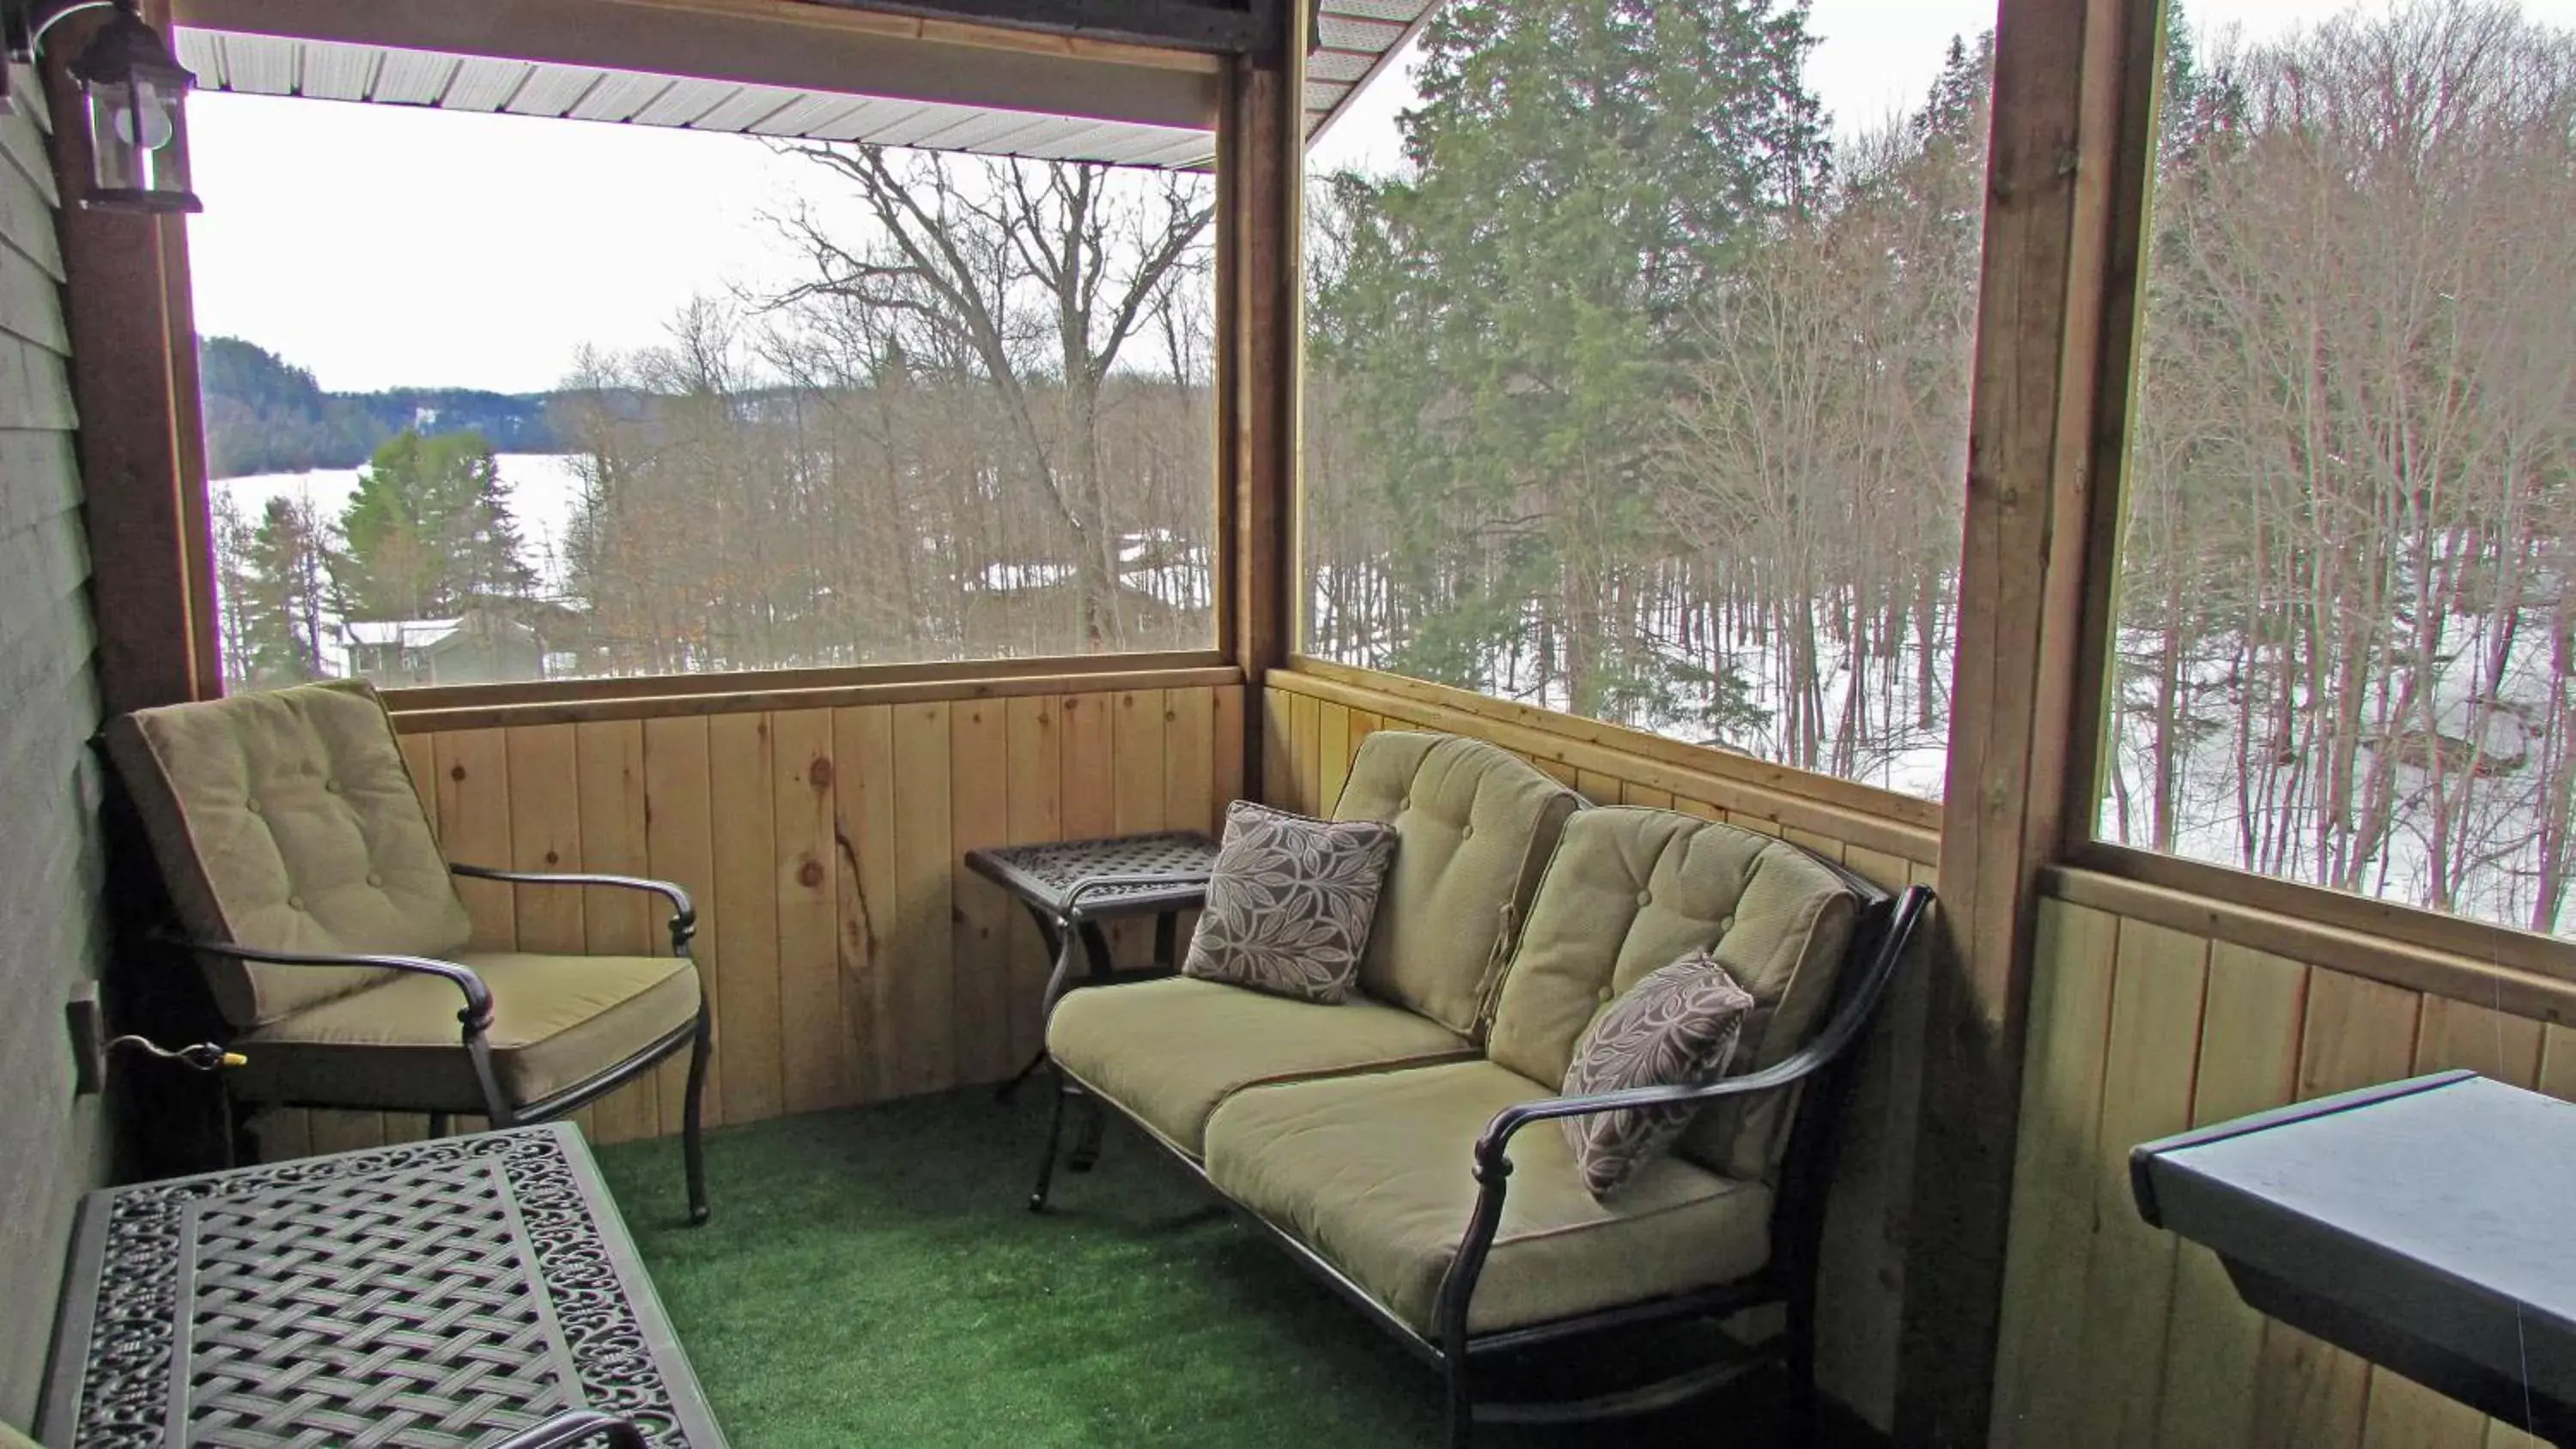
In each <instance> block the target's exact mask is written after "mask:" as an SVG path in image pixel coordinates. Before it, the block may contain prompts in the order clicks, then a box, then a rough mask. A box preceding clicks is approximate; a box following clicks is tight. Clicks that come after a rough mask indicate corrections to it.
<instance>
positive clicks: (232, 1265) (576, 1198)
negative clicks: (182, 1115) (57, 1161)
mask: <svg viewBox="0 0 2576 1449" xmlns="http://www.w3.org/2000/svg"><path fill="white" fill-rule="evenodd" d="M54 1365H55V1367H54V1373H53V1378H52V1381H51V1382H50V1383H49V1384H48V1386H47V1392H46V1397H45V1405H44V1410H43V1412H42V1414H41V1415H40V1417H39V1419H38V1426H39V1437H40V1438H41V1439H42V1441H43V1442H44V1443H45V1444H47V1445H49V1446H53V1449H73V1446H77V1449H144V1446H189V1449H197V1446H204V1449H281V1446H295V1449H323V1446H343V1445H346V1446H366V1449H373V1446H390V1449H481V1446H488V1445H492V1444H496V1443H498V1442H500V1441H501V1440H504V1439H506V1438H508V1437H510V1436H511V1435H513V1434H516V1433H519V1432H521V1431H524V1430H527V1429H529V1428H531V1427H533V1426H535V1425H537V1424H539V1423H540V1422H542V1421H544V1420H546V1419H548V1418H550V1417H552V1416H554V1415H556V1414H559V1413H562V1412H563V1411H565V1410H570V1409H585V1408H586V1409H595V1410H600V1411H604V1412H607V1413H611V1414H615V1415H618V1416H621V1417H624V1418H627V1419H629V1420H631V1421H633V1422H634V1423H635V1425H636V1426H637V1427H638V1428H639V1429H640V1430H641V1431H642V1432H643V1435H644V1438H645V1441H646V1442H647V1443H649V1444H653V1445H656V1446H665V1449H682V1446H687V1449H720V1446H722V1444H723V1442H724V1440H723V1436H722V1435H721V1434H720V1433H719V1432H718V1431H717V1429H716V1426H715V1421H714V1418H713V1416H712V1415H711V1414H710V1413H709V1412H708V1410H707V1405H706V1401H705V1399H704V1397H703V1396H702V1395H701V1394H700V1392H699V1390H698V1385H697V1379H696V1376H695V1375H694V1374H693V1373H692V1372H691V1371H690V1368H689V1363H688V1358H687V1356H686V1355H685V1354H684V1353H682V1351H681V1349H680V1345H679V1340H678V1339H677V1338H676V1337H674V1336H673V1334H672V1332H671V1327H670V1324H669V1322H668V1321H667V1320H666V1319H665V1318H664V1317H663V1314H662V1309H661V1305H660V1302H659V1301H658V1300H657V1299H656V1298H655V1297H654V1294H653V1285H652V1282H651V1280H650V1279H649V1278H647V1277H646V1276H645V1274H644V1270H643V1267H642V1265H641V1264H640V1263H639V1262H638V1261H637V1260H636V1257H635V1249H634V1244H633V1242H632V1241H631V1240H630V1239H629V1238H628V1237H627V1234H626V1228H625V1224H624V1223H623V1222H622V1221H621V1220H620V1219H619V1218H618V1216H617V1209H616V1205H615V1204H614V1203H613V1202H611V1201H610V1199H609V1197H608V1193H607V1189H606V1187H605V1186H604V1185H603V1184H602V1183H601V1182H600V1180H599V1174H598V1170H597V1168H596V1167H595V1166H593V1164H592V1162H591V1159H590V1152H589V1149H588V1148H587V1147H586V1146H585V1145H584V1144H583V1142H582V1140H581V1136H580V1134H579V1132H577V1131H576V1130H575V1129H574V1128H573V1127H572V1126H571V1125H570V1124H569V1123H560V1122H558V1123H548V1124H545V1125H541V1126H534V1127H522V1128H518V1129H515V1130H511V1131H506V1132H485V1133H477V1134H474V1135H471V1136H466V1137H454V1138H445V1139H441V1140H437V1141H431V1142H419V1143H410V1144H405V1145H403V1146H399V1147H388V1148H382V1149H373V1150H368V1151H362V1152H345V1153H340V1154H338V1155H336V1156H330V1157H316V1158H305V1159H301V1160H298V1161H293V1162H286V1163H279V1164H276V1165H274V1166H266V1167H256V1168H245V1169H239V1170H236V1171H232V1172H218V1173H208V1174H205V1175H203V1176H199V1177H186V1178H177V1179H173V1180H171V1181H167V1182H156V1183H145V1184H141V1185H139V1186H135V1187H126V1188H113V1189H108V1190H105V1191H101V1192H94V1193H91V1194H89V1195H88V1196H87V1197H85V1198H84V1199H83V1200H82V1202H81V1212H80V1221H79V1225H78V1228H77V1229H76V1232H75V1236H74V1239H73V1257H72V1276H71V1281H70V1283H69V1284H68V1285H67V1289H66V1292H65V1294H64V1299H63V1313H62V1321H61V1324H60V1327H59V1329H58V1331H57V1333H56V1338H55V1347H54Z"/></svg>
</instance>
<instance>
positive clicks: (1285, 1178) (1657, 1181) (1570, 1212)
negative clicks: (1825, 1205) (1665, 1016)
mask: <svg viewBox="0 0 2576 1449" xmlns="http://www.w3.org/2000/svg"><path fill="white" fill-rule="evenodd" d="M1309 1009H1310V1010H1316V1011H1325V1010H1332V1009H1334V1008H1329V1007H1314V1008H1309ZM1551 1095H1553V1093H1552V1092H1551V1091H1550V1089H1549V1088H1548V1087H1546V1086H1544V1085H1542V1084H1540V1083H1537V1082H1533V1081H1531V1080H1530V1079H1528V1078H1527V1077H1524V1076H1522V1075H1520V1074H1519V1073H1517V1072H1509V1071H1505V1070H1504V1069H1502V1068H1501V1067H1498V1066H1495V1065H1494V1064H1493V1063H1492V1062H1454V1063H1450V1064H1448V1065H1445V1066H1426V1067H1414V1068H1411V1069H1410V1070H1407V1071H1401V1072H1388V1073H1385V1074H1384V1075H1380V1076H1367V1077H1326V1078H1321V1079H1318V1080H1314V1081H1304V1082H1288V1083H1284V1084H1281V1085H1276V1086H1259V1087H1249V1088H1246V1089H1245V1090H1243V1091H1240V1092H1237V1093H1235V1094H1234V1095H1233V1096H1231V1097H1228V1098H1226V1099H1225V1101H1224V1103H1223V1104H1222V1105H1220V1106H1219V1107H1218V1108H1217V1109H1216V1113H1215V1115H1214V1116H1212V1117H1211V1118H1209V1119H1208V1125H1207V1169H1208V1180H1209V1181H1210V1182H1213V1183H1215V1184H1216V1187H1217V1190H1218V1191H1220V1192H1222V1193H1224V1194H1225V1195H1226V1196H1228V1197H1230V1198H1232V1199H1234V1200H1235V1201H1236V1202H1239V1203H1241V1204H1243V1205H1244V1206H1245V1207H1247V1208H1250V1209H1251V1210H1252V1211H1254V1212H1256V1213H1258V1214H1260V1215H1261V1217H1262V1218H1263V1220H1264V1221H1266V1222H1268V1223H1270V1224H1271V1225H1273V1226H1275V1227H1277V1228H1279V1229H1281V1230H1282V1231H1284V1232H1287V1233H1289V1234H1292V1235H1293V1236H1295V1237H1296V1239H1297V1240H1298V1241H1299V1242H1301V1243H1304V1244H1305V1245H1306V1246H1308V1247H1310V1248H1312V1249H1314V1250H1315V1251H1316V1252H1317V1253H1319V1254H1321V1255H1322V1256H1323V1258H1324V1259H1325V1261H1327V1262H1329V1263H1331V1264H1332V1265H1333V1266H1334V1267H1335V1268H1336V1269H1338V1270H1339V1271H1340V1272H1341V1273H1342V1274H1343V1276H1345V1277H1347V1278H1348V1279H1349V1280H1350V1281H1351V1282H1352V1283H1353V1284H1355V1285H1357V1286H1358V1287H1359V1288H1361V1289H1362V1290H1364V1291H1365V1292H1367V1293H1368V1295H1369V1296H1370V1297H1372V1298H1374V1299H1376V1300H1377V1301H1378V1302H1379V1303H1381V1304H1383V1305H1385V1306H1386V1307H1387V1308H1388V1309H1389V1310H1391V1311H1392V1312H1393V1313H1394V1314H1395V1315H1396V1317H1398V1318H1400V1319H1402V1320H1403V1321H1404V1322H1405V1323H1407V1324H1409V1325H1411V1326H1412V1328H1413V1329H1414V1331H1415V1332H1417V1333H1423V1334H1430V1333H1434V1332H1436V1331H1437V1324H1435V1323H1434V1321H1433V1315H1432V1309H1433V1307H1434V1305H1435V1304H1436V1303H1437V1302H1438V1301H1439V1295H1440V1280H1441V1279H1442V1278H1444V1277H1445V1276H1447V1274H1448V1272H1449V1265H1450V1264H1451V1263H1452V1262H1454V1261H1455V1260H1456V1259H1457V1256H1458V1240H1459V1239H1460V1238H1461V1237H1463V1236H1465V1235H1466V1231H1467V1223H1468V1220H1469V1219H1470V1218H1471V1217H1473V1216H1474V1214H1475V1209H1476V1177H1475V1174H1474V1173H1472V1172H1469V1171H1468V1170H1467V1167H1468V1163H1469V1162H1470V1161H1472V1160H1473V1156H1474V1152H1475V1144H1476V1138H1477V1136H1478V1134H1480V1133H1482V1132H1483V1131H1484V1130H1485V1124H1486V1123H1488V1122H1491V1121H1492V1120H1493V1119H1494V1114H1495V1113H1497V1112H1499V1111H1501V1110H1503V1109H1504V1108H1505V1107H1510V1106H1514V1105H1517V1104H1519V1103H1522V1102H1536V1101H1542V1100H1544V1099H1546V1098H1547V1097H1549V1096H1551ZM1770 1257H1771V1193H1770V1190H1769V1189H1768V1188H1766V1187H1764V1186H1763V1185H1762V1184H1761V1183H1758V1182H1740V1181H1736V1180H1733V1179H1730V1178H1726V1177H1722V1176H1720V1175H1718V1174H1716V1173H1713V1172H1709V1171H1706V1170H1705V1169H1702V1168H1699V1167H1695V1166H1693V1165H1691V1164H1690V1163H1687V1162H1684V1161H1681V1160H1680V1159H1678V1158H1674V1157H1665V1158H1661V1159H1659V1160H1657V1161H1654V1162H1650V1163H1648V1164H1646V1166H1645V1167H1644V1168H1642V1169H1640V1170H1639V1171H1638V1173H1637V1176H1636V1178H1635V1180H1634V1181H1632V1182H1630V1183H1629V1184H1628V1185H1627V1187H1626V1188H1624V1189H1623V1190H1621V1191H1620V1192H1619V1193H1618V1194H1617V1195H1616V1196H1614V1197H1612V1198H1611V1199H1610V1200H1609V1201H1608V1202H1606V1203H1605V1202H1602V1201H1601V1200H1599V1199H1597V1198H1595V1197H1594V1196H1593V1195H1592V1194H1590V1193H1588V1192H1586V1191H1584V1189H1583V1184H1582V1181H1581V1180H1580V1178H1579V1177H1578V1176H1577V1175H1576V1173H1575V1169H1574V1152H1573V1149H1571V1148H1569V1147H1568V1146H1566V1142H1565V1136H1564V1134H1563V1133H1561V1132H1556V1131H1553V1130H1550V1129H1549V1127H1548V1126H1547V1124H1545V1123H1539V1124H1537V1125H1534V1126H1532V1127H1530V1128H1529V1129H1528V1130H1526V1131H1524V1132H1522V1133H1521V1134H1520V1135H1519V1136H1517V1137H1515V1138H1513V1139H1512V1189H1511V1191H1510V1192H1509V1193H1508V1194H1506V1195H1505V1196H1504V1198H1503V1219H1502V1223H1501V1225H1500V1231H1498V1232H1497V1233H1496V1234H1495V1237H1494V1248H1493V1252H1492V1254H1491V1256H1489V1257H1487V1258H1486V1260H1485V1272H1484V1276H1483V1277H1482V1278H1481V1279H1480V1280H1478V1282H1477V1285H1476V1296H1475V1298H1474V1299H1473V1300H1471V1301H1470V1302H1469V1303H1468V1305H1467V1327H1468V1329H1469V1331H1470V1332H1474V1333H1492V1332H1496V1331H1499V1330H1502V1329H1506V1328H1521V1327H1526V1326H1528V1325H1531V1324H1537V1323H1546V1322H1548V1321H1550V1320H1552V1319H1559V1318H1566V1317H1571V1316H1572V1315H1574V1314H1578V1313H1589V1312H1592V1311H1594V1310H1596V1309H1602V1308H1611V1307H1616V1306H1617V1305H1620V1304H1623V1303H1635V1302H1639V1301H1641V1300H1644V1299H1649V1298H1654V1297H1658V1296H1660V1295H1663V1294H1667V1293H1681V1292H1687V1291H1688V1290H1690V1289H1693V1288H1702V1287H1706V1286H1708V1285H1710V1284H1715V1283H1726V1282H1731V1281H1733V1280H1735V1279H1738V1278H1742V1277H1744V1276H1745V1275H1747V1274H1749V1273H1753V1272H1756V1271H1758V1270H1759V1269H1760V1268H1761V1267H1762V1265H1763V1264H1764V1263H1766V1262H1768V1261H1769V1260H1770Z"/></svg>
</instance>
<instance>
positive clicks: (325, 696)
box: [107, 684, 473, 1026]
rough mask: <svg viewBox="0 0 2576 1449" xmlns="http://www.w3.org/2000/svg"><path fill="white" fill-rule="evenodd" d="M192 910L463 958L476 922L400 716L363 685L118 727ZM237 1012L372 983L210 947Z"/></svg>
mask: <svg viewBox="0 0 2576 1449" xmlns="http://www.w3.org/2000/svg"><path fill="white" fill-rule="evenodd" d="M107 742H108V750H109V753H110V755H111V756H112V757H113V758H114V759H115V761H116V766H117V771H118V773H119V774H120V775H121V776H122V777H123V778H124V780H125V782H126V786H127V788H128V789H129V790H130V791H131V792H132V793H133V796H134V802H135V807H136V809H137V810H138V812H139V813H140V814H141V816H142V819H143V826H144V831H145V833H146V834H147V835H148V836H149V837H150V839H151V842H152V853H153V856H154V858H155V859H156V860H158V861H159V863H160V866H161V872H162V875H163V877H164V878H165V879H166V880H167V881H168V882H169V887H170V894H171V897H172V899H173V903H174V904H175V906H176V907H177V910H178V914H179V924H180V928H181V929H182V930H184V931H185V932H186V933H187V934H189V935H190V936H192V937H195V938H197V939H200V940H212V941H223V942H228V943H231V944H235V945H243V946H258V947H264V948H267V949H270V950H282V951H312V952H366V953H372V954H378V955H397V956H433V957H439V958H442V959H444V958H449V957H452V956H453V955H454V953H455V952H457V951H458V950H460V949H462V948H463V947H464V945H465V944H466V941H467V939H468V938H469V937H470V936H471V935H472V932H473V927H472V923H471V922H470V921H468V920H467V918H466V915H465V906H464V903H463V902H461V901H459V900H458V899H457V897H456V886H455V883H454V882H453V881H452V880H451V879H450V878H449V876H448V873H447V862H446V860H445V859H444V858H443V857H442V856H441V855H440V854H439V851H438V841H437V839H436V838H435V837H434V836H433V835H432V834H431V833H430V828H429V820H428V817H427V816H426V814H424V813H423V811H422V810H421V805H420V796H419V793H418V792H417V791H416V790H414V789H413V787H412V779H411V772H410V770H409V769H408V768H407V767H406V766H405V765H404V763H403V755H402V749H401V747H400V746H399V745H397V744H396V743H395V742H394V735H393V727H392V725H391V724H390V722H388V721H387V719H386V718H385V712H384V709H383V707H382V706H381V705H379V704H378V703H377V702H376V697H375V694H374V692H373V691H372V690H370V689H368V688H367V687H366V686H364V685H362V684H332V685H299V686H297V687H295V688H293V689H280V690H273V691H268V692H264V693H257V694H240V695H234V696H232V697H230V698H228V699H220V700H211V701H207V702H205V703H200V704H181V705H171V706H168V707H166V708H162V709H147V710H142V711H139V712H137V713H134V714H130V715H125V716H122V717H120V718H119V719H117V720H115V721H114V722H113V723H111V724H110V725H109V726H108V734H107ZM206 970H207V975H208V979H209V981H210V983H211V984H212V986H213V988H214V993H215V1000H216V1004H217V1005H218V1006H219V1007H221V1008H222V1010H223V1013H224V1015H225V1016H226V1017H227V1018H229V1019H230V1020H231V1021H232V1022H233V1024H234V1025H236V1026H256V1025H262V1024H265V1023H268V1022H273V1021H277V1020H279V1019H281V1018H283V1017H285V1016H286V1015H288V1014H289V1013H292V1012H295V1011H298V1010H301V1009H302V1008H304V1007H308V1006H312V1005H314V1004H316V1003H319V1002H323V1001H328V1000H330V999H332V998H334V997H337V996H342V995H345V994H347V993H349V992H352V991H356V990H358V989H360V988H362V987H365V986H369V985H372V984H374V983H375V982H376V981H377V980H378V978H379V977H380V975H381V973H379V972H375V971H371V970H365V969H357V968H330V967H285V966H245V965H241V964H238V963H233V962H224V961H217V960H214V959H212V958H209V959H208V961H207V965H206Z"/></svg>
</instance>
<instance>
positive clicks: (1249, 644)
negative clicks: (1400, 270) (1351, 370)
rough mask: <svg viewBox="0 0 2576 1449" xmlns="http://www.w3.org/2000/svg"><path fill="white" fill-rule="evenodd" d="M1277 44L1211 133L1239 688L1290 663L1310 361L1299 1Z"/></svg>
mask: <svg viewBox="0 0 2576 1449" xmlns="http://www.w3.org/2000/svg"><path fill="white" fill-rule="evenodd" d="M1281 9H1283V10H1284V11H1285V12H1286V19H1285V25H1284V29H1285V33H1284V34H1283V35H1282V36H1281V37H1280V40H1281V44H1280V45H1279V46H1278V47H1277V48H1276V49H1273V50H1271V51H1268V52H1265V53H1263V54H1261V55H1257V56H1249V57H1244V58H1242V59H1239V60H1237V61H1236V62H1234V64H1233V66H1232V68H1231V70H1230V72H1229V74H1228V78H1227V84H1226V97H1225V118H1224V122H1223V125H1222V127H1221V128H1220V130H1221V133H1220V135H1219V138H1218V146H1219V152H1220V161H1219V164H1218V166H1217V182H1218V191H1219V196H1218V224H1217V336H1218V348H1219V353H1220V362H1219V368H1220V375H1219V378H1218V388H1219V392H1220V394H1221V395H1222V409H1223V410H1222V411H1221V412H1220V414H1219V436H1218V449H1219V457H1220V460H1221V464H1222V472H1223V474H1224V476H1223V478H1222V480H1221V482H1220V489H1219V501H1218V530H1219V533H1220V534H1221V535H1222V537H1223V538H1224V540H1225V554H1226V576H1225V577H1224V578H1222V579H1220V581H1219V586H1220V589H1221V593H1222V597H1221V601H1220V619H1219V625H1220V628H1221V629H1222V631H1223V635H1224V637H1223V640H1222V643H1223V644H1224V646H1225V648H1226V650H1227V652H1228V653H1229V654H1231V655H1232V656H1233V658H1234V661H1235V663H1236V664H1237V665H1239V666H1241V667H1242V669H1243V673H1244V680H1245V682H1246V683H1247V684H1250V685H1253V686H1256V687H1257V686H1259V685H1260V683H1261V681H1262V678H1263V676H1264V675H1265V674H1267V673H1268V672H1269V671H1271V670H1273V669H1281V668H1284V667H1286V665H1287V663H1288V658H1289V652H1290V650H1291V649H1292V648H1293V647H1294V643H1295V630H1296V589H1297V555H1296V549H1295V540H1294V530H1295V527H1296V520H1297V459H1298V409H1299V405H1300V395H1301V392H1302V378H1301V369H1302V367H1303V364H1304V359H1305V312H1304V263H1303V248H1302V245H1301V241H1300V238H1301V235H1302V232H1303V229H1304V220H1305V211H1304V207H1305V195H1304V186H1305V165H1306V158H1305V148H1304V141H1303V137H1304V128H1305V106H1304V95H1305V69H1306V32H1307V25H1308V15H1307V7H1306V6H1304V5H1302V4H1297V3H1286V4H1283V5H1282V6H1281ZM1261 719H1262V711H1261V710H1260V709H1259V708H1258V707H1257V706H1256V707H1254V708H1249V709H1246V710H1245V711H1244V722H1245V737H1244V778H1245V779H1247V780H1258V779H1261V778H1263V774H1262V760H1261V747H1262V738H1261V736H1262V730H1261Z"/></svg>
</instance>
